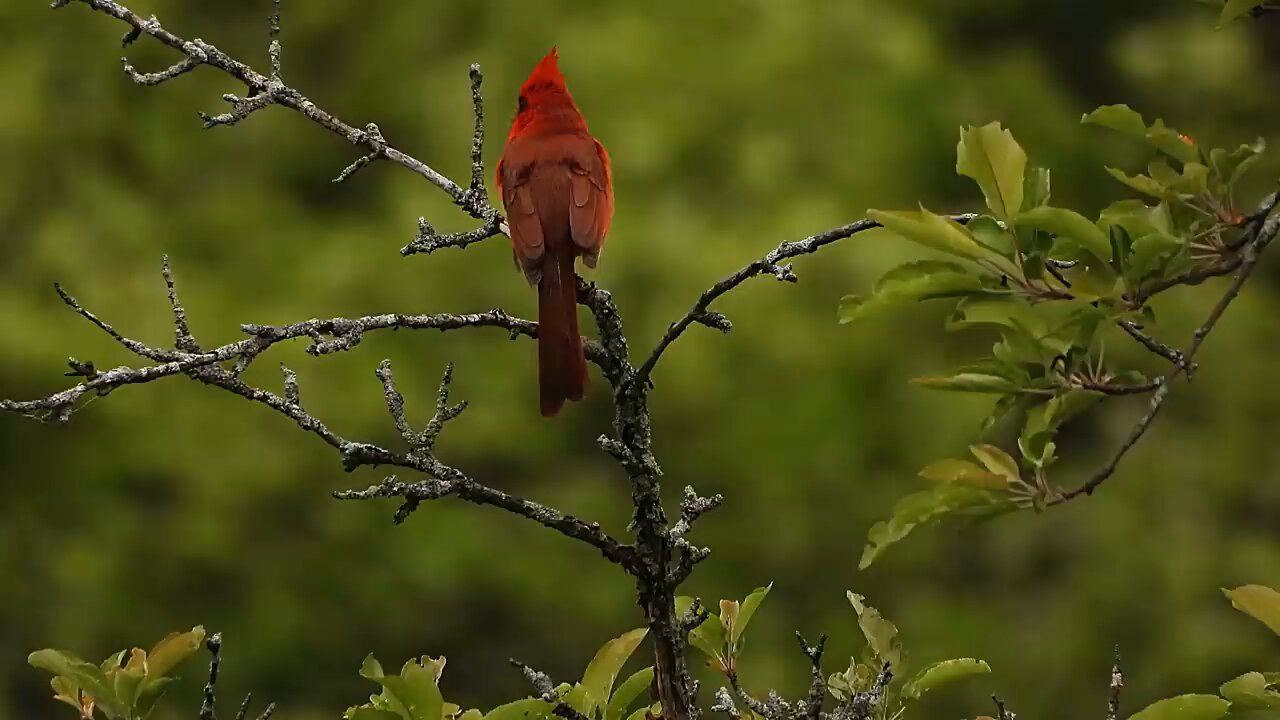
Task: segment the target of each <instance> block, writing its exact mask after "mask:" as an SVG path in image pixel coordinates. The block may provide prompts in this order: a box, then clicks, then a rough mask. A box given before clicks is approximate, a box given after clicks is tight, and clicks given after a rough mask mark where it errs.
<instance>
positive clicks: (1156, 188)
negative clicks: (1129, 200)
mask: <svg viewBox="0 0 1280 720" xmlns="http://www.w3.org/2000/svg"><path fill="white" fill-rule="evenodd" d="M1107 172H1108V173H1110V174H1111V177H1113V178H1115V179H1117V180H1119V181H1120V182H1122V183H1124V184H1125V185H1128V186H1129V187H1131V188H1133V189H1134V190H1137V191H1138V192H1140V193H1142V194H1144V195H1150V196H1151V197H1156V198H1160V199H1162V200H1163V199H1164V198H1167V197H1169V196H1170V195H1171V194H1172V192H1171V191H1170V190H1169V189H1168V188H1166V187H1165V186H1163V185H1161V184H1160V183H1158V182H1156V181H1155V180H1154V179H1152V178H1149V177H1147V176H1146V175H1134V176H1129V175H1127V174H1126V173H1125V172H1124V171H1123V170H1118V169H1116V168H1113V167H1109V168H1107Z"/></svg>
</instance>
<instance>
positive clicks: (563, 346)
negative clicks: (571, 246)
mask: <svg viewBox="0 0 1280 720" xmlns="http://www.w3.org/2000/svg"><path fill="white" fill-rule="evenodd" d="M543 257H544V258H545V259H544V260H543V266H542V278H541V280H539V281H538V391H539V396H540V401H541V406H542V416H543V417H553V416H555V415H556V414H558V413H559V412H560V408H561V406H563V405H564V402H565V400H581V399H582V398H583V396H585V395H586V392H587V361H586V358H585V357H583V354H582V335H581V334H580V333H579V332H578V289H577V281H576V276H575V275H574V272H573V261H574V255H573V252H572V250H565V251H562V252H551V251H548V252H547V253H546V255H544V256H543Z"/></svg>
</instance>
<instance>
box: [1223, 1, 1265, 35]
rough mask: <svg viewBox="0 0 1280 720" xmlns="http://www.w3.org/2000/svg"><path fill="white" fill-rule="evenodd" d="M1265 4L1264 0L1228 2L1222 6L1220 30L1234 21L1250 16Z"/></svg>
mask: <svg viewBox="0 0 1280 720" xmlns="http://www.w3.org/2000/svg"><path fill="white" fill-rule="evenodd" d="M1263 2H1264V0H1227V2H1226V4H1225V5H1223V6H1222V14H1220V15H1218V28H1219V29H1221V28H1222V27H1223V26H1225V25H1228V24H1230V23H1231V22H1232V21H1234V20H1238V19H1240V18H1242V17H1244V16H1246V15H1248V14H1249V13H1250V12H1253V9H1254V8H1256V7H1258V6H1260V5H1262V3H1263Z"/></svg>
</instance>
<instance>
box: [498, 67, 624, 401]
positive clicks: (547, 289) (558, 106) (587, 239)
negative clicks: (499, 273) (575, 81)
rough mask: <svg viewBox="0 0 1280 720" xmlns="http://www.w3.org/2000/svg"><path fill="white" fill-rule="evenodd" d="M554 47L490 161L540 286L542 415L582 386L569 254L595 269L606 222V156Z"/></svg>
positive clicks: (577, 396) (523, 262)
mask: <svg viewBox="0 0 1280 720" xmlns="http://www.w3.org/2000/svg"><path fill="white" fill-rule="evenodd" d="M558 59H559V55H558V54H557V52H556V49H555V48H552V49H551V52H549V53H547V56H546V57H544V58H542V62H540V63H538V66H537V67H535V68H534V69H533V72H532V73H530V74H529V79H528V80H525V81H524V85H522V86H521V87H520V100H519V105H518V107H517V111H516V118H515V120H514V121H513V122H512V123H511V132H510V133H509V134H508V135H507V147H506V149H504V150H503V151H502V159H501V160H499V161H498V172H497V183H498V189H499V190H500V191H501V192H502V207H503V208H505V209H506V211H507V226H508V227H509V228H510V231H511V246H512V248H513V251H514V257H515V261H516V266H517V267H519V268H520V269H521V270H522V271H524V276H525V277H526V278H528V280H529V282H530V284H536V285H537V286H538V389H539V396H540V398H541V405H542V415H543V416H544V417H552V416H554V415H555V414H557V413H559V412H560V408H561V406H563V405H564V402H565V400H581V399H582V398H583V396H584V395H585V394H586V391H587V363H586V359H585V358H584V357H583V355H582V336H581V335H580V334H579V333H578V300H577V295H578V293H577V281H576V277H577V276H576V275H574V260H575V259H576V258H577V257H578V256H579V255H581V256H582V259H583V261H584V262H585V263H586V264H587V267H592V268H594V267H595V266H596V263H597V262H598V261H599V259H600V251H601V249H602V248H603V247H604V237H605V235H606V234H607V233H608V232H609V223H610V222H611V221H612V220H613V182H612V179H611V177H610V173H609V154H608V153H607V152H605V149H604V146H603V145H601V144H600V141H599V140H596V139H595V138H594V137H592V136H591V133H589V132H587V121H586V119H585V118H583V117H582V113H581V112H580V111H579V110H578V106H577V105H575V104H574V102H573V98H572V97H571V96H570V95H569V89H568V88H567V87H565V84H564V76H563V75H561V74H560V68H559V67H557V66H556V61H557V60H558Z"/></svg>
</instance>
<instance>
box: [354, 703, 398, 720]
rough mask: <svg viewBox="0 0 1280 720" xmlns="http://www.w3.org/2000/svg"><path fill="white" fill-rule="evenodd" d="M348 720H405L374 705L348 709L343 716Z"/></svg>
mask: <svg viewBox="0 0 1280 720" xmlns="http://www.w3.org/2000/svg"><path fill="white" fill-rule="evenodd" d="M342 716H343V717H344V718H346V720H403V718H401V717H400V715H398V714H396V713H394V712H392V711H390V710H383V709H381V708H376V707H373V706H372V705H361V706H359V707H353V708H347V711H346V712H345V713H343V714H342Z"/></svg>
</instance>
